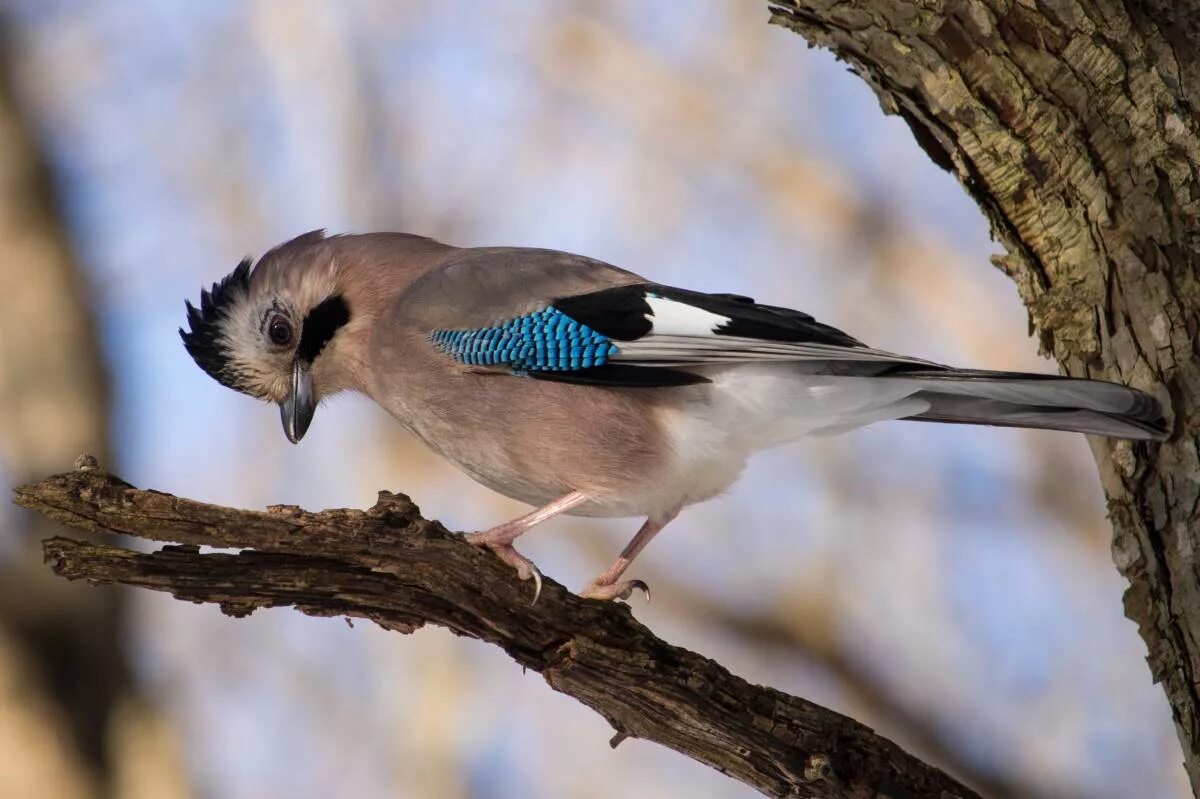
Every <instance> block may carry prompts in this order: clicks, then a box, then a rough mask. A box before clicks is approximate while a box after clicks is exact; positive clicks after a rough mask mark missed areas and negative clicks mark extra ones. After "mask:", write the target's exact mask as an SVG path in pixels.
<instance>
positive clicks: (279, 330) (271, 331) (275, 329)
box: [267, 316, 292, 347]
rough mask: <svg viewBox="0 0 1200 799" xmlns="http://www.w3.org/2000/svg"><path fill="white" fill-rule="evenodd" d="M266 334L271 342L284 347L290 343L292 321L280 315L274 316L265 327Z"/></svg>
mask: <svg viewBox="0 0 1200 799" xmlns="http://www.w3.org/2000/svg"><path fill="white" fill-rule="evenodd" d="M267 335H268V336H269V337H270V339H271V343H273V344H277V345H278V346H280V347H286V346H287V345H288V344H291V343H292V323H291V322H289V321H288V320H286V319H284V318H283V317H282V316H276V317H275V318H274V319H272V320H271V323H270V325H269V326H268V327H267Z"/></svg>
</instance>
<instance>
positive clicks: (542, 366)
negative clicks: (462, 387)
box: [429, 306, 620, 372]
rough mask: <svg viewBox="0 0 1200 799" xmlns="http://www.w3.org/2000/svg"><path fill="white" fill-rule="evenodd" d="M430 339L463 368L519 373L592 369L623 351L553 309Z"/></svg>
mask: <svg viewBox="0 0 1200 799" xmlns="http://www.w3.org/2000/svg"><path fill="white" fill-rule="evenodd" d="M429 338H430V340H431V341H433V343H434V344H436V345H437V346H438V347H439V348H440V349H441V350H442V351H443V352H445V353H446V354H447V355H449V356H450V357H452V358H454V359H455V360H456V361H459V362H460V363H465V364H470V365H472V366H509V367H511V368H512V369H513V370H514V371H517V372H523V371H528V372H544V371H570V370H576V369H591V368H592V367H595V366H602V365H604V364H605V363H606V362H607V361H608V359H609V357H610V356H612V355H615V354H616V353H617V352H619V351H620V350H619V349H618V348H617V345H615V344H613V343H612V341H610V340H609V338H608V336H605V335H603V334H601V333H597V332H596V331H595V330H592V329H591V328H590V327H588V326H587V325H585V324H581V323H580V322H576V321H575V320H574V319H572V318H571V317H569V316H567V315H566V314H565V313H563V312H562V311H560V310H558V309H557V308H555V307H553V306H550V307H549V308H544V309H542V310H540V311H534V312H533V313H529V314H525V315H524V316H518V317H516V318H515V319H509V320H508V321H506V322H503V323H502V324H499V325H493V326H492V327H483V328H478V329H476V330H435V331H433V332H432V333H430V334H429Z"/></svg>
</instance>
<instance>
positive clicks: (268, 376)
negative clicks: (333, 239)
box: [179, 231, 351, 443]
mask: <svg viewBox="0 0 1200 799" xmlns="http://www.w3.org/2000/svg"><path fill="white" fill-rule="evenodd" d="M329 244H330V240H329V239H326V238H325V237H324V234H323V232H321V231H314V232H312V233H306V234H305V235H303V236H300V237H298V238H296V239H293V240H292V241H289V242H287V243H286V244H282V245H280V246H279V247H276V248H275V249H274V250H271V251H270V252H268V253H267V254H266V255H264V256H263V257H262V258H260V259H259V261H258V263H257V264H256V265H254V267H253V268H251V262H250V259H249V258H247V259H245V260H243V261H242V262H241V263H240V264H238V266H237V268H236V269H234V270H233V271H232V272H231V273H230V274H228V275H227V276H226V277H225V278H223V279H222V280H221V281H220V282H218V283H214V284H213V287H212V289H211V290H208V291H202V292H201V293H200V307H199V308H196V307H194V306H193V305H192V304H191V302H188V303H187V314H188V327H189V328H190V330H188V331H185V330H183V329H182V328H180V330H179V335H180V337H182V339H183V345H184V347H186V348H187V351H188V354H190V355H191V356H192V359H193V360H194V361H195V362H196V364H197V365H198V366H199V367H200V368H201V369H203V370H204V371H205V372H207V373H208V374H209V376H211V377H212V378H213V379H215V380H216V381H217V382H219V383H221V384H222V385H224V386H228V387H229V388H232V389H234V390H236V391H240V392H242V393H244V394H249V395H250V396H252V397H256V398H258V399H262V400H266V401H268V402H274V403H277V404H278V405H279V411H280V415H281V417H282V421H283V430H284V433H285V434H286V435H287V437H288V440H290V441H291V442H292V443H296V442H298V441H299V440H300V439H301V438H303V437H304V433H305V432H306V431H307V430H308V426H309V424H310V423H311V422H312V417H313V413H314V412H315V411H316V408H317V403H318V402H319V401H320V399H321V397H322V396H325V395H328V394H331V393H333V392H335V391H338V390H340V389H341V388H344V387H345V386H344V385H343V383H344V379H343V375H342V373H343V372H344V370H345V364H344V363H339V358H338V354H337V349H338V344H339V335H342V334H343V331H344V329H345V327H346V325H347V324H348V323H349V322H350V319H351V308H350V306H349V304H348V303H347V299H346V296H345V294H344V291H343V280H342V277H341V275H340V274H339V269H338V265H337V263H336V259H335V258H334V253H333V249H332V248H331V247H330V246H329ZM343 337H344V335H343ZM341 360H344V359H341Z"/></svg>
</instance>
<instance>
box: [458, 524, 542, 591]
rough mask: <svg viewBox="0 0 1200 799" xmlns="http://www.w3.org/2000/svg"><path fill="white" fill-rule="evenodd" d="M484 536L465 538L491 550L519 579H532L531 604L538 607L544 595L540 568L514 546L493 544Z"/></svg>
mask: <svg viewBox="0 0 1200 799" xmlns="http://www.w3.org/2000/svg"><path fill="white" fill-rule="evenodd" d="M484 536H486V533H469V534H468V535H466V536H465V537H466V539H467V541H468V542H470V543H472V544H474V545H475V546H477V547H487V548H488V549H490V550H491V551H492V553H493V554H494V555H495V556H496V557H497V558H499V559H500V561H501V562H502V563H506V564H507V565H509V566H511V567H512V568H513V569H514V570H515V571H516V572H517V579H519V580H530V579H532V580H533V601H532V602H530V603H529V604H530V605H536V604H537V601H538V597H540V596H541V595H542V573H541V572H540V571H539V570H538V567H537V566H535V565H534V564H533V561H531V560H530V559H529V558H527V557H525V556H524V555H522V554H521V553H520V552H518V551H517V550H516V548H515V547H514V546H513V545H512V544H496V543H492V542H491V541H489V540H488V539H487V538H485V537H484Z"/></svg>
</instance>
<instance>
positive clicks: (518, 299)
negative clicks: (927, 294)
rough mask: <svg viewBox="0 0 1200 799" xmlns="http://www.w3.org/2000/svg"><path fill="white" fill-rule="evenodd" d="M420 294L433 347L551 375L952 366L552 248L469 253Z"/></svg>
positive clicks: (623, 379)
mask: <svg viewBox="0 0 1200 799" xmlns="http://www.w3.org/2000/svg"><path fill="white" fill-rule="evenodd" d="M531 254H532V255H531ZM498 258H501V259H503V260H504V261H506V262H507V263H504V264H501V263H498V262H497V259H498ZM581 289H583V290H581ZM589 289H590V290H589ZM417 299H418V302H416V303H414V302H412V301H411V300H410V301H408V302H407V303H406V304H407V305H408V311H409V312H410V313H417V314H420V315H421V317H422V319H421V323H422V324H423V325H424V327H423V329H424V330H426V331H427V333H428V336H429V339H430V341H431V342H432V344H433V345H435V346H436V347H438V348H439V349H440V350H442V351H443V352H444V353H446V354H447V355H449V356H450V357H452V358H454V359H455V360H457V361H459V362H461V363H463V364H467V365H469V366H471V367H475V368H477V369H480V370H481V371H498V372H507V373H515V374H518V375H521V376H527V377H535V378H539V379H544V380H561V381H568V382H577V383H594V384H600V385H617V386H674V385H686V384H691V383H701V382H707V378H706V377H705V376H704V375H703V371H704V370H703V369H700V368H698V367H703V366H706V365H712V364H729V363H736V362H754V361H757V362H762V361H772V360H773V361H811V362H821V363H826V364H830V365H833V368H835V369H838V368H840V369H843V370H846V371H847V372H855V371H857V370H859V369H864V370H865V371H866V372H868V373H876V374H877V373H879V372H880V371H884V370H888V369H894V370H903V369H906V368H909V369H911V368H922V369H937V368H941V367H939V365H937V364H933V363H930V362H928V361H921V360H918V359H914V358H906V357H903V356H899V355H894V354H892V353H887V352H882V351H880V350H873V349H870V348H868V347H866V346H864V345H863V344H862V343H861V342H859V341H857V340H855V339H854V338H852V337H851V336H849V335H847V334H845V333H843V332H841V331H840V330H837V329H835V328H833V327H830V326H829V325H825V324H822V323H820V322H818V321H816V320H815V319H813V318H812V317H811V316H809V315H807V314H804V313H801V312H799V311H794V310H791V309H789V308H780V307H776V306H772V305H763V304H760V303H756V302H755V301H754V300H752V299H751V298H749V297H743V296H740V295H735V294H704V293H701V292H695V291H687V290H685V289H677V288H671V287H669V286H662V285H659V284H655V283H649V282H646V281H644V280H643V279H641V278H638V277H637V276H636V275H633V274H632V273H629V272H625V271H623V270H618V269H616V268H615V267H609V266H607V265H606V264H601V263H599V262H595V261H590V260H589V259H583V258H579V257H578V256H567V255H566V254H564V253H553V252H549V251H529V250H511V251H510V250H502V251H489V255H488V256H487V257H482V258H481V257H476V258H467V259H465V260H464V261H463V262H461V263H458V264H454V265H451V266H450V267H448V268H447V269H444V270H442V271H441V272H440V273H439V275H437V276H436V277H435V278H434V280H433V281H432V282H431V284H430V286H428V287H422V288H421V290H420V291H418V292H417ZM856 364H857V366H855V365H856Z"/></svg>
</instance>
